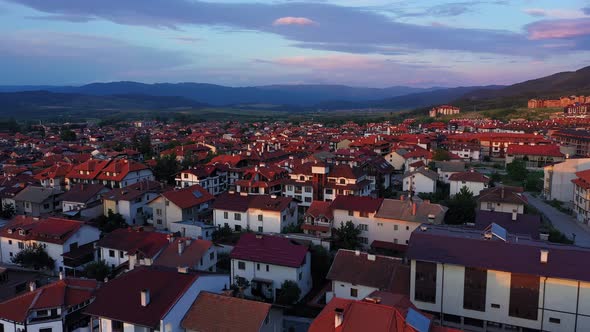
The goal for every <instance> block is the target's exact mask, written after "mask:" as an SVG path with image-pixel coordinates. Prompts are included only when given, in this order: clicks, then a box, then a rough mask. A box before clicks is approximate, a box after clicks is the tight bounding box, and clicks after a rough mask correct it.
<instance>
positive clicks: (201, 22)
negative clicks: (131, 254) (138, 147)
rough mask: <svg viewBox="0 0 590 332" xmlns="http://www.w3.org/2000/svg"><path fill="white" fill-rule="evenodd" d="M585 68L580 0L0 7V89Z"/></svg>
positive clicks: (518, 76) (170, 0)
mask: <svg viewBox="0 0 590 332" xmlns="http://www.w3.org/2000/svg"><path fill="white" fill-rule="evenodd" d="M588 65H590V0H559V1H557V0H481V1H480V0H456V1H441V0H392V1H385V0H300V1H293V0H209V1H197V0H0V84H1V85H24V84H51V85H63V84H74V85H75V84H85V83H90V82H106V81H119V80H133V81H140V82H147V83H151V82H207V83H216V84H223V85H230V86H249V85H264V84H298V83H317V84H346V85H352V86H371V87H386V86H393V85H410V86H419V87H426V86H459V85H487V84H509V83H515V82H518V81H522V80H526V79H532V78H537V77H540V76H544V75H548V74H552V73H555V72H559V71H565V70H575V69H579V68H581V67H584V66H588Z"/></svg>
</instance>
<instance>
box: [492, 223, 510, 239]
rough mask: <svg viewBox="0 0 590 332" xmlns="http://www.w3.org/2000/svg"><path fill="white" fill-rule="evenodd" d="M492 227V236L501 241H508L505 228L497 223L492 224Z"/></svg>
mask: <svg viewBox="0 0 590 332" xmlns="http://www.w3.org/2000/svg"><path fill="white" fill-rule="evenodd" d="M491 226H492V234H494V235H495V236H497V237H499V238H500V239H501V240H504V241H506V239H507V235H508V234H507V232H506V229H504V227H502V226H500V225H498V224H496V223H492V225H491Z"/></svg>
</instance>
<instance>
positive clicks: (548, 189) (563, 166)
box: [543, 158, 590, 203]
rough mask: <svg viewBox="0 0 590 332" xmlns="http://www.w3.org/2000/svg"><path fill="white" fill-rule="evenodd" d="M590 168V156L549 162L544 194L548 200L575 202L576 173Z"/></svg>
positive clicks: (544, 180) (545, 169)
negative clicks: (553, 162) (574, 182)
mask: <svg viewBox="0 0 590 332" xmlns="http://www.w3.org/2000/svg"><path fill="white" fill-rule="evenodd" d="M587 169H590V158H575V159H567V160H565V161H563V162H561V163H555V164H549V165H547V166H545V168H544V173H545V174H544V175H545V176H544V178H543V196H544V198H545V199H547V200H554V199H556V200H558V201H561V202H564V203H573V202H574V184H573V182H572V180H574V179H575V178H576V173H577V172H581V171H584V170H587Z"/></svg>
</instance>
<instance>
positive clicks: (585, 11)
mask: <svg viewBox="0 0 590 332" xmlns="http://www.w3.org/2000/svg"><path fill="white" fill-rule="evenodd" d="M582 11H583V12H584V13H585V14H586V15H590V7H586V8H582Z"/></svg>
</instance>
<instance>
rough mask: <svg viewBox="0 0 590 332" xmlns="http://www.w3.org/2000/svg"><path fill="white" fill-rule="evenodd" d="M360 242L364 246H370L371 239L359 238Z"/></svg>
mask: <svg viewBox="0 0 590 332" xmlns="http://www.w3.org/2000/svg"><path fill="white" fill-rule="evenodd" d="M359 242H360V243H362V244H369V239H368V238H366V237H362V236H359Z"/></svg>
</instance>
